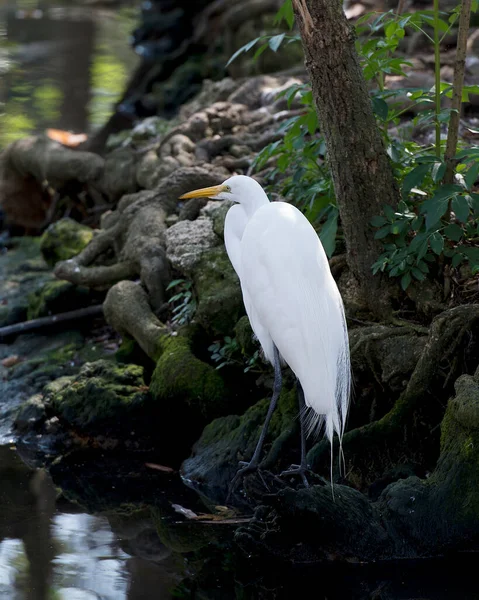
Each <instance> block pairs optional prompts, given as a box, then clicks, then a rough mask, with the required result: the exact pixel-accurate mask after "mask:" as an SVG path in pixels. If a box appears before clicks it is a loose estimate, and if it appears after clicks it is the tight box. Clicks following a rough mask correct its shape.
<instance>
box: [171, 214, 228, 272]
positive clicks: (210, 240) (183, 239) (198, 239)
mask: <svg viewBox="0 0 479 600" xmlns="http://www.w3.org/2000/svg"><path fill="white" fill-rule="evenodd" d="M219 243H220V240H219V238H218V237H217V236H216V234H215V232H214V231H213V222H212V221H211V219H207V218H199V219H196V220H195V221H180V222H179V223H176V225H172V226H171V227H169V228H168V229H167V231H166V252H167V256H168V259H169V261H170V262H171V264H172V265H173V267H174V268H175V269H177V270H178V271H180V272H181V273H183V274H184V275H186V276H188V277H191V276H192V275H193V273H194V271H195V270H196V268H197V265H198V263H199V262H200V259H201V256H202V254H203V253H204V252H205V251H206V250H210V249H211V248H214V247H215V246H217V245H218V244H219Z"/></svg>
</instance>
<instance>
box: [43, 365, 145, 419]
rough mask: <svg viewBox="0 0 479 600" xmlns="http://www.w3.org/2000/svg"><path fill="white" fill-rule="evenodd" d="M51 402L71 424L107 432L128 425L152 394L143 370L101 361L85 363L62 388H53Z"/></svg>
mask: <svg viewBox="0 0 479 600" xmlns="http://www.w3.org/2000/svg"><path fill="white" fill-rule="evenodd" d="M47 399H48V401H49V402H50V404H51V406H52V408H53V409H54V411H55V412H57V413H58V414H59V415H61V417H62V418H63V419H65V420H66V421H67V422H68V423H70V424H71V425H73V426H75V427H79V428H81V429H90V428H95V429H99V430H104V428H105V427H107V426H109V425H111V424H112V423H115V422H123V423H125V424H127V423H128V415H129V413H131V412H132V411H133V410H135V409H136V408H138V407H140V406H142V405H144V404H145V403H146V402H147V400H148V394H147V388H146V386H145V383H144V380H143V368H142V367H140V366H138V365H126V366H118V365H116V364H115V363H113V362H112V361H107V360H99V361H97V362H95V363H87V364H85V365H84V366H83V367H82V368H81V370H80V373H79V374H78V375H77V376H76V377H75V378H72V379H71V380H70V381H69V382H67V381H65V380H63V381H62V383H61V385H60V386H59V388H58V389H56V390H52V389H50V393H49V394H48V396H47Z"/></svg>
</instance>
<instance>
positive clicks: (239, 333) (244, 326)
mask: <svg viewBox="0 0 479 600" xmlns="http://www.w3.org/2000/svg"><path fill="white" fill-rule="evenodd" d="M235 336H236V339H237V340H238V344H239V346H240V348H241V352H242V353H243V354H245V355H246V356H252V355H253V354H254V352H255V351H256V350H257V349H258V343H257V342H255V340H254V333H253V330H252V329H251V324H250V322H249V319H248V317H247V316H246V315H244V316H243V317H241V319H240V320H239V321H238V322H237V323H236V326H235Z"/></svg>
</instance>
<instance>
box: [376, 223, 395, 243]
mask: <svg viewBox="0 0 479 600" xmlns="http://www.w3.org/2000/svg"><path fill="white" fill-rule="evenodd" d="M390 233H391V225H386V226H384V227H381V229H378V231H376V233H375V234H374V239H375V240H382V239H383V238H385V237H386V236H387V235H389V234H390Z"/></svg>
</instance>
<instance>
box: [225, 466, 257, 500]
mask: <svg viewBox="0 0 479 600" xmlns="http://www.w3.org/2000/svg"><path fill="white" fill-rule="evenodd" d="M239 466H240V468H239V469H238V471H236V475H235V476H234V477H233V479H232V480H231V483H230V487H229V489H228V495H227V496H226V504H228V503H229V501H230V499H231V496H232V494H233V492H234V491H235V488H236V486H237V485H238V482H239V481H240V479H242V478H243V477H244V476H245V475H247V474H248V473H254V472H255V471H257V470H258V463H257V462H253V461H251V462H245V461H243V460H242V461H240V462H239Z"/></svg>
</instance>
